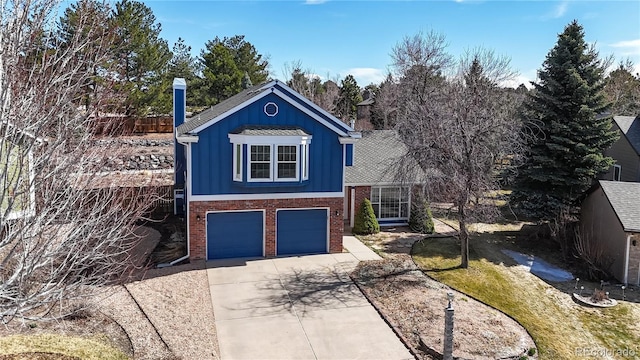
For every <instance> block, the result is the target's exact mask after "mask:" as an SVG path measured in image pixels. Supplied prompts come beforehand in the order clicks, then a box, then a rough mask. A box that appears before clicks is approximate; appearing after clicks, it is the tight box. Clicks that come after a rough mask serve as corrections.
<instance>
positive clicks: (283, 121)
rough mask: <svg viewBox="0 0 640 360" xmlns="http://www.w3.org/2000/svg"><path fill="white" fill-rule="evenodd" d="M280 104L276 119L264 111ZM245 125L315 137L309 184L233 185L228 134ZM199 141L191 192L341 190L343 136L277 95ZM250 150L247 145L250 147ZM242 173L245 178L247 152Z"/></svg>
mask: <svg viewBox="0 0 640 360" xmlns="http://www.w3.org/2000/svg"><path fill="white" fill-rule="evenodd" d="M268 102H273V103H275V104H276V105H277V106H278V113H277V115H276V116H273V117H270V116H267V115H266V114H265V113H264V110H263V109H264V106H265V104H267V103H268ZM243 125H280V126H299V127H300V128H302V129H304V131H306V132H307V133H308V134H310V135H312V140H311V144H310V146H309V180H307V181H304V182H291V183H287V182H276V183H272V182H264V183H249V184H247V183H246V182H245V183H239V182H234V181H233V174H232V172H233V163H232V161H233V148H232V144H231V142H230V141H229V136H228V135H229V133H230V132H231V131H233V130H236V129H238V128H239V127H240V126H243ZM198 136H199V140H198V142H197V143H194V144H192V145H191V146H192V155H191V161H192V169H191V172H192V174H191V175H192V178H193V183H192V194H193V195H227V194H264V193H310V192H341V191H342V179H343V161H342V159H343V145H341V144H340V142H339V140H338V138H339V137H338V135H337V134H336V133H335V132H333V131H332V130H331V129H329V128H327V127H326V126H324V125H323V124H321V123H320V122H318V121H316V120H314V119H313V118H310V117H309V116H308V115H306V114H305V113H303V112H302V111H301V110H299V109H297V108H296V107H294V106H293V105H291V104H289V103H288V102H286V101H284V100H282V99H281V98H280V97H278V96H277V95H275V94H269V95H267V96H265V97H264V98H262V99H260V100H258V101H256V102H254V103H252V104H250V105H248V106H247V107H245V108H243V109H241V110H239V111H237V112H235V113H233V114H231V115H229V116H228V117H226V118H225V119H222V120H221V121H219V122H217V123H216V124H213V125H212V126H209V127H208V128H206V129H204V130H202V131H201V132H200V133H199V134H198ZM245 150H246V147H245ZM244 154H245V156H244V163H243V172H244V179H245V180H246V171H247V169H246V164H247V163H246V154H247V152H246V151H245V152H244Z"/></svg>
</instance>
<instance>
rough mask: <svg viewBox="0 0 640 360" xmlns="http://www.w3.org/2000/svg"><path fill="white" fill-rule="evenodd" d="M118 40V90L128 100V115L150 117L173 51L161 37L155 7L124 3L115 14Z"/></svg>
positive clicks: (124, 1)
mask: <svg viewBox="0 0 640 360" xmlns="http://www.w3.org/2000/svg"><path fill="white" fill-rule="evenodd" d="M112 21H113V26H114V28H115V36H116V41H115V43H114V45H113V54H114V57H115V61H116V64H117V72H118V80H119V87H118V90H119V91H120V92H121V94H122V95H123V96H124V97H125V98H126V100H125V106H124V109H123V111H124V113H125V114H127V115H137V116H142V115H146V114H147V113H149V112H151V111H155V109H153V108H152V105H153V103H154V102H155V101H156V99H158V97H160V94H161V93H162V90H163V87H162V79H163V75H164V74H163V72H164V71H166V69H167V62H168V61H169V59H170V58H171V52H170V51H169V46H168V45H167V42H166V40H164V39H162V38H161V37H160V31H161V25H160V24H159V23H156V17H155V15H154V14H153V11H152V10H151V8H149V7H148V6H146V5H145V4H143V3H141V2H137V1H131V0H120V1H119V2H117V3H116V5H115V11H114V12H113V15H112Z"/></svg>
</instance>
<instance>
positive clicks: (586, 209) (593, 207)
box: [580, 187, 627, 281]
mask: <svg viewBox="0 0 640 360" xmlns="http://www.w3.org/2000/svg"><path fill="white" fill-rule="evenodd" d="M580 234H581V235H582V236H591V239H592V240H595V241H597V242H598V243H600V244H602V246H604V250H605V254H606V256H609V257H611V259H613V264H612V265H611V269H610V270H611V273H612V275H613V276H614V277H615V278H616V279H618V280H619V281H624V272H625V271H624V270H625V269H624V266H625V251H626V244H627V233H626V232H625V231H624V228H623V227H622V224H621V223H620V220H618V217H617V215H616V213H615V212H614V210H613V207H612V206H611V204H610V203H609V200H607V196H606V195H605V193H604V191H603V190H602V188H600V187H598V188H597V189H596V190H594V191H593V193H591V194H589V196H587V198H586V199H585V201H584V202H583V203H582V208H581V219H580Z"/></svg>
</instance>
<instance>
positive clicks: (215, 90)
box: [199, 35, 269, 106]
mask: <svg viewBox="0 0 640 360" xmlns="http://www.w3.org/2000/svg"><path fill="white" fill-rule="evenodd" d="M200 57H201V59H200V62H201V64H202V67H203V70H202V75H203V82H202V85H201V89H199V90H200V92H201V95H202V99H201V101H200V102H201V103H202V105H207V106H208V105H215V104H217V103H219V102H221V101H223V100H225V99H227V98H229V97H231V96H233V95H235V94H237V93H239V92H240V91H242V83H243V78H244V75H245V74H247V75H248V77H249V79H248V80H250V83H252V84H256V85H257V84H261V83H263V82H265V81H266V80H267V78H268V76H269V71H268V70H267V68H268V66H269V62H268V61H267V60H265V59H263V57H262V55H260V54H258V51H257V50H256V49H255V47H254V46H253V45H252V44H251V43H249V42H247V41H245V40H244V36H243V35H236V36H234V37H231V38H227V37H225V38H223V39H220V38H218V37H216V38H215V39H214V40H210V41H207V43H206V45H205V50H203V51H202V53H201V55H200Z"/></svg>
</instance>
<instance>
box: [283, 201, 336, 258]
mask: <svg viewBox="0 0 640 360" xmlns="http://www.w3.org/2000/svg"><path fill="white" fill-rule="evenodd" d="M327 221H328V213H327V209H295V210H278V212H277V234H276V236H277V240H276V241H277V248H278V249H277V250H278V255H295V254H321V253H326V252H327Z"/></svg>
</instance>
